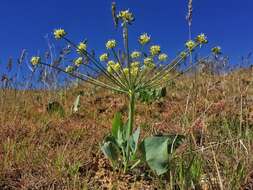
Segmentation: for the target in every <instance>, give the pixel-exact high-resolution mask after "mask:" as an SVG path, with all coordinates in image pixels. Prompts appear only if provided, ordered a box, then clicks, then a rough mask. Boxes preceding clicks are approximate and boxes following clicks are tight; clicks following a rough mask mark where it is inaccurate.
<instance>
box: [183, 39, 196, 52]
mask: <svg viewBox="0 0 253 190" xmlns="http://www.w3.org/2000/svg"><path fill="white" fill-rule="evenodd" d="M185 46H186V47H187V48H188V50H189V51H192V50H193V48H194V47H195V46H196V43H195V42H194V41H192V40H189V41H187V42H186V43H185Z"/></svg>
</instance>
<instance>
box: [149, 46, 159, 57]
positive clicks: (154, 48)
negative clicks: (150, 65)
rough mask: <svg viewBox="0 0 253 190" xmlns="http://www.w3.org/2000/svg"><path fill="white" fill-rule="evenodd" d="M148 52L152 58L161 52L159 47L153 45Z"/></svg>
mask: <svg viewBox="0 0 253 190" xmlns="http://www.w3.org/2000/svg"><path fill="white" fill-rule="evenodd" d="M149 51H150V54H151V55H152V56H155V55H158V54H159V53H160V52H161V47H160V46H158V45H154V46H151V47H150V49H149Z"/></svg>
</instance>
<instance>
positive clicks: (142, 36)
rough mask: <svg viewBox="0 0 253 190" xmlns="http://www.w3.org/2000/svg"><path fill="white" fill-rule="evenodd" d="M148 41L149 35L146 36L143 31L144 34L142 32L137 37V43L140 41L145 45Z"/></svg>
mask: <svg viewBox="0 0 253 190" xmlns="http://www.w3.org/2000/svg"><path fill="white" fill-rule="evenodd" d="M149 41H150V36H148V34H147V33H144V34H142V35H141V36H140V37H139V43H140V44H141V45H145V44H147V43H148V42H149Z"/></svg>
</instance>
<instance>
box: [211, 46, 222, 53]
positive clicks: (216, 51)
mask: <svg viewBox="0 0 253 190" xmlns="http://www.w3.org/2000/svg"><path fill="white" fill-rule="evenodd" d="M212 52H213V53H214V54H215V55H218V54H221V47H220V46H216V47H213V48H212Z"/></svg>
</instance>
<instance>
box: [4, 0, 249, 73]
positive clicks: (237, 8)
mask: <svg viewBox="0 0 253 190" xmlns="http://www.w3.org/2000/svg"><path fill="white" fill-rule="evenodd" d="M111 2H112V1H109V0H92V1H88V0H72V1H67V0H1V3H0V25H1V27H0V28H1V29H0V42H1V43H0V65H1V64H2V63H4V62H6V61H7V59H8V57H10V56H11V57H13V58H17V57H18V56H19V55H20V53H21V50H22V49H23V48H25V49H27V50H28V52H29V55H33V54H36V53H37V52H38V51H40V52H43V51H44V50H45V48H46V47H47V44H46V40H45V38H44V36H45V35H46V34H52V31H53V29H55V28H58V27H62V28H64V29H65V30H66V31H67V32H68V33H69V37H70V38H71V39H73V40H74V41H75V42H78V41H81V40H83V39H84V38H87V39H88V40H89V46H90V47H91V48H94V49H96V50H97V52H98V54H99V53H101V52H102V51H103V49H104V43H105V42H106V40H107V39H109V38H114V37H115V36H117V37H116V38H118V37H119V31H116V30H115V29H114V28H113V24H112V19H111V11H110V7H111ZM116 3H117V6H118V8H119V9H126V8H129V9H130V10H131V11H132V12H133V13H134V15H135V17H136V21H135V23H134V25H133V26H132V28H131V29H130V35H131V39H130V41H131V45H130V47H135V45H136V41H135V40H136V39H137V37H138V36H139V35H140V34H141V33H142V32H148V33H149V34H150V35H151V36H152V40H153V43H157V44H160V45H161V47H162V50H163V51H164V52H167V53H168V54H169V55H171V57H172V56H174V55H175V54H176V53H177V52H178V51H180V50H181V48H182V47H183V45H184V42H185V41H186V40H187V37H188V29H187V24H186V21H185V15H186V12H187V1H186V0H156V1H151V0H150V1H147V0H145V1H144V0H138V1H137V0H124V1H123V0H117V1H116ZM193 7H194V13H193V25H192V31H193V35H197V34H199V33H201V32H203V33H205V34H207V36H208V39H209V42H210V43H209V45H208V46H207V47H206V50H205V51H207V50H209V49H210V48H211V47H212V46H214V45H216V44H218V45H220V46H221V47H222V49H223V52H224V53H225V54H227V55H229V56H230V57H231V60H232V62H234V63H236V62H238V61H239V60H240V57H241V56H243V55H247V54H248V53H249V52H251V51H252V50H253V25H252V19H253V10H252V9H253V1H252V0H240V1H239V0H193ZM204 53H206V52H204ZM0 70H1V69H0Z"/></svg>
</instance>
